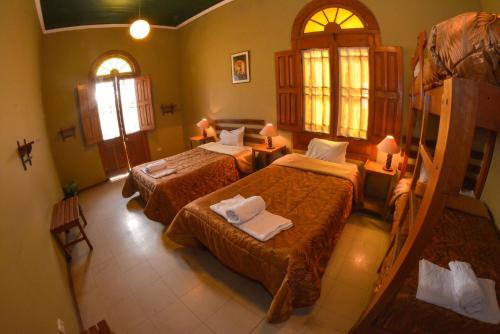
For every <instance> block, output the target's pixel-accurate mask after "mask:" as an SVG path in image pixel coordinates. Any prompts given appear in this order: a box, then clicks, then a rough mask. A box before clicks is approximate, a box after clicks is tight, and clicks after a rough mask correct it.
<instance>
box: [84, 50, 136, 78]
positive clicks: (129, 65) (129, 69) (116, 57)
mask: <svg viewBox="0 0 500 334" xmlns="http://www.w3.org/2000/svg"><path fill="white" fill-rule="evenodd" d="M139 72H140V71H139V65H138V63H137V62H136V61H135V59H134V58H133V57H132V56H131V55H130V54H128V53H126V52H123V51H117V50H112V51H108V52H106V53H104V54H103V55H101V56H99V57H98V58H97V59H96V60H95V61H94V63H93V65H92V67H91V70H90V77H91V78H92V79H94V80H98V81H100V80H106V79H109V78H112V77H115V76H120V77H127V76H128V77H131V76H138V75H139V74H140V73H139Z"/></svg>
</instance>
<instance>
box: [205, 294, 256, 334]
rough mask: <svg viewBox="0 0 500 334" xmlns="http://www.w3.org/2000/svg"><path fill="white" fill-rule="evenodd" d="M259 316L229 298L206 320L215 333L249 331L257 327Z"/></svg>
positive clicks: (229, 333)
mask: <svg viewBox="0 0 500 334" xmlns="http://www.w3.org/2000/svg"><path fill="white" fill-rule="evenodd" d="M261 320H262V318H261V317H259V316H257V315H256V314H255V313H253V312H251V311H250V310H248V309H247V308H246V307H244V306H242V305H241V304H239V303H237V302H235V301H233V300H230V301H229V302H227V303H226V304H224V306H222V307H221V308H220V309H219V310H218V311H217V312H216V313H215V314H214V315H212V316H211V317H210V318H208V320H207V321H206V324H207V326H208V327H210V328H211V329H212V330H213V331H214V332H215V333H220V334H226V333H227V334H233V333H251V332H252V330H253V329H254V328H255V327H257V325H258V324H259V322H260V321H261Z"/></svg>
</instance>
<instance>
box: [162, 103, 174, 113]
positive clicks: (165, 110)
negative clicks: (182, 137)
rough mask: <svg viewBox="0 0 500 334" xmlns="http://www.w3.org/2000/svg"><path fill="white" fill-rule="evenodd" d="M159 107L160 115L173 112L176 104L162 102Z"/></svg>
mask: <svg viewBox="0 0 500 334" xmlns="http://www.w3.org/2000/svg"><path fill="white" fill-rule="evenodd" d="M160 109H161V114H162V115H165V114H173V113H174V112H176V110H177V105H176V104H173V103H170V104H162V105H161V106H160Z"/></svg>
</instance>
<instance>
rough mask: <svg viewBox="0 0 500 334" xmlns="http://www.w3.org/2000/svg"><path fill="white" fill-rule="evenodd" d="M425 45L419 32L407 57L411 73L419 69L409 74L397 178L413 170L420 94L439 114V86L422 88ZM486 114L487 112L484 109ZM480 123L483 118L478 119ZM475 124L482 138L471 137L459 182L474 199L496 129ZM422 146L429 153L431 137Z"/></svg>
mask: <svg viewBox="0 0 500 334" xmlns="http://www.w3.org/2000/svg"><path fill="white" fill-rule="evenodd" d="M426 46H427V32H426V31H422V32H421V33H420V34H419V35H418V38H417V48H416V50H415V54H414V56H413V58H412V59H411V62H410V66H411V73H412V75H413V74H414V71H415V68H416V67H417V66H420V72H419V73H418V75H417V76H414V77H413V82H412V84H411V86H410V108H409V110H410V112H409V119H408V122H407V131H406V136H403V138H402V142H404V146H403V153H404V159H403V162H402V164H401V166H400V170H401V177H405V176H407V175H408V174H413V173H414V172H415V162H416V158H417V154H418V146H419V143H420V138H419V137H418V135H417V134H416V133H415V126H416V123H417V118H418V115H419V113H420V114H421V112H422V109H423V106H424V96H425V94H429V95H430V96H432V98H431V102H430V103H431V106H430V114H432V115H439V110H440V107H441V103H442V101H441V97H442V96H443V89H444V88H443V86H440V87H437V88H434V89H432V90H429V91H427V92H426V91H425V88H424V58H425V57H424V52H425V48H426ZM487 89H488V88H487ZM480 103H481V105H480V106H479V108H480V109H484V108H491V112H492V113H494V112H495V111H494V108H495V106H494V105H491V104H489V103H488V102H487V101H480ZM485 112H486V113H488V111H485ZM479 122H483V123H484V121H481V120H480V121H479ZM483 125H484V126H481V124H478V126H479V127H481V128H484V129H486V130H482V131H483V133H482V136H481V137H482V138H480V139H478V138H477V137H476V138H475V139H474V142H475V144H476V145H474V146H475V147H474V148H473V149H472V150H471V152H470V157H469V164H468V166H467V172H466V176H465V178H464V182H463V185H462V186H463V189H464V190H473V191H474V194H475V196H476V198H478V199H479V198H481V194H482V192H483V189H484V184H485V182H486V176H487V175H488V171H489V168H490V165H491V160H492V157H493V152H494V150H495V142H496V132H495V131H492V130H491V129H489V128H488V125H485V124H483ZM425 145H426V147H427V148H428V149H429V150H430V151H431V152H432V151H433V150H434V148H435V147H436V140H435V138H428V139H427V140H426V142H425Z"/></svg>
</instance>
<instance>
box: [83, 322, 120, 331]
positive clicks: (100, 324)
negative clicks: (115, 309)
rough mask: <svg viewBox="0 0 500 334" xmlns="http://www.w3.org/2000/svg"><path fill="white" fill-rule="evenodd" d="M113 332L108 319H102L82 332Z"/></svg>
mask: <svg viewBox="0 0 500 334" xmlns="http://www.w3.org/2000/svg"><path fill="white" fill-rule="evenodd" d="M112 333H113V332H112V331H111V329H110V328H109V326H108V323H107V322H106V320H101V321H99V322H98V323H97V326H92V327H90V328H89V329H88V330H86V331H83V332H82V334H112Z"/></svg>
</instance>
